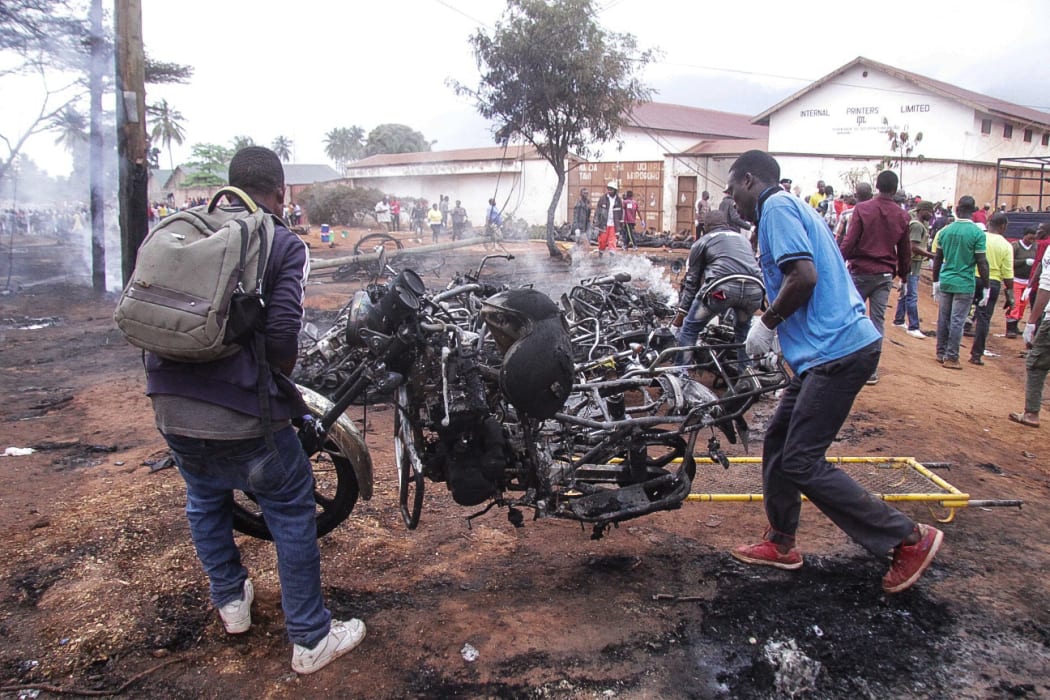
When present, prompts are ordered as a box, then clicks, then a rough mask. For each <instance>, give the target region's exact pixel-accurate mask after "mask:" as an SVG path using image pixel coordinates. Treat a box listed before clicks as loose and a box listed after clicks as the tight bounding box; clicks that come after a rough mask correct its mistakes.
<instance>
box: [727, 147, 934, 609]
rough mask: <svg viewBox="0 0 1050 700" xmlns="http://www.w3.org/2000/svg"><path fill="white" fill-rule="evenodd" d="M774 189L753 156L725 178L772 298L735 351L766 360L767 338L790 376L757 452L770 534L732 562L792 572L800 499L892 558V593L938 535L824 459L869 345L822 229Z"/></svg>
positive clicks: (874, 346) (924, 559)
mask: <svg viewBox="0 0 1050 700" xmlns="http://www.w3.org/2000/svg"><path fill="white" fill-rule="evenodd" d="M779 179H780V165H779V164H778V163H777V161H776V160H775V159H774V158H773V157H772V156H770V155H769V154H768V153H766V152H764V151H757V150H755V151H748V152H746V153H744V154H743V155H741V156H740V157H739V158H738V159H737V160H736V162H735V163H733V165H732V167H731V168H730V169H729V185H728V191H729V192H730V193H731V195H732V197H733V200H734V201H735V202H736V206H737V207H738V208H739V210H740V213H741V214H742V215H743V216H745V217H747V218H748V219H749V220H751V221H755V222H757V226H758V242H759V250H760V251H761V254H760V257H759V265H760V266H761V268H762V275H763V278H764V280H765V283H766V291H767V293H768V294H769V297H770V299H771V301H770V303H769V308H768V309H767V310H766V312H765V313H764V314H762V316H761V317H759V318H758V319H756V321H755V323H754V324H753V325H752V327H751V331H750V332H749V333H748V336H747V342H746V349H747V352H748V353H749V354H751V355H756V354H765V353H767V352H768V351H769V350H770V349H771V348H772V347H773V340H774V335H775V334H777V333H778V334H779V336H780V347H781V349H782V351H783V353H784V359H785V360H786V361H787V363H788V364H789V365H790V366H791V368H792V370H794V377H793V378H792V379H791V382H790V383H789V384H788V386H787V388H786V389H784V393H783V395H782V397H781V399H780V404H779V405H778V406H777V409H776V412H775V413H774V415H773V417H772V418H771V419H770V422H769V425H768V426H767V428H766V436H765V441H764V443H763V446H762V490H763V495H764V505H765V509H766V517H767V518H768V519H769V527H768V528H767V529H766V533H765V537H764V538H763V539H762V541H761V542H758V543H756V544H750V545H741V546H738V547H736V548H735V549H733V550H732V555H733V556H734V557H735V558H737V559H739V560H741V561H743V562H746V563H748V564H760V565H764V566H773V567H777V568H779V569H798V568H799V567H801V566H802V555H801V554H800V553H799V550H798V549H797V548H796V547H795V532H796V531H797V529H798V521H799V513H800V511H801V506H802V503H801V496H802V495H803V494H805V496H806V497H807V498H809V500H810V501H812V502H813V504H814V505H816V506H817V507H818V508H820V510H821V511H822V512H823V513H824V514H825V515H827V516H828V517H829V518H830V519H831V520H832V522H834V523H835V525H837V526H838V527H839V528H841V529H842V530H843V531H844V532H845V533H846V534H847V535H849V536H850V537H852V538H853V539H854V540H856V541H857V543H859V544H860V545H861V546H863V547H864V548H865V549H867V550H868V551H869V552H871V553H872V554H874V555H875V556H876V557H887V556H890V555H891V554H892V560H891V563H890V569H889V571H888V572H887V573H886V575H885V576H884V577H883V579H882V588H883V590H884V591H885V592H887V593H898V592H900V591H903V590H905V589H907V588H909V587H910V586H912V584H914V583H915V582H916V581H917V580H918V579H919V577H920V576H922V574H923V572H924V571H926V569H927V567H929V565H930V563H931V562H932V561H933V558H934V556H935V555H936V554H937V550H938V549H940V546H941V541H942V539H943V534H942V533H941V532H940V531H939V530H937V529H936V528H933V527H929V526H927V525H922V524H917V523H915V522H913V521H912V520H911V519H910V518H908V517H907V516H905V515H904V514H903V513H901V512H900V511H897V510H895V509H894V508H891V507H890V506H889V505H887V504H886V502H885V501H882V500H880V499H878V498H876V497H875V496H873V495H872V494H870V493H868V491H866V490H865V489H864V487H862V486H861V485H860V484H858V483H857V482H856V481H854V480H853V479H852V478H851V477H850V476H849V475H848V474H846V472H844V471H842V470H840V469H838V468H837V467H835V466H834V465H832V464H831V463H829V462H828V461H827V459H825V453H826V451H827V449H828V447H829V446H830V445H831V442H832V441H833V440H834V439H835V436H836V434H837V433H838V431H839V429H840V428H841V427H842V424H843V423H844V422H845V420H846V417H847V416H848V415H849V412H850V409H851V408H852V406H853V401H854V399H856V397H857V394H858V393H859V392H860V390H861V389H862V388H863V387H864V383H865V382H866V381H867V380H868V378H869V377H870V376H871V374H872V372H874V370H875V368H876V367H877V366H878V362H879V354H880V342H879V341H880V338H879V334H878V331H876V330H875V326H874V325H873V324H872V322H871V320H870V319H869V318H868V317H867V315H866V314H865V313H864V303H863V302H862V301H861V298H860V295H859V294H858V293H857V290H856V288H855V287H854V286H853V284H852V282H851V280H850V276H849V273H848V272H847V270H846V265H845V263H844V262H843V260H842V256H841V255H840V254H839V251H838V249H837V247H836V246H835V241H834V239H833V237H832V236H830V235H828V230H827V225H826V224H825V223H824V221H823V220H822V219H821V218H820V217H819V216H818V215H816V214H815V212H814V211H813V210H812V209H811V208H810V207H808V206H806V205H805V204H804V203H803V202H802V201H800V200H799V199H797V198H795V197H792V196H791V195H790V194H788V193H787V192H784V190H783V189H782V188H781V187H780V186H779V185H778V180H779ZM774 329H775V330H774Z"/></svg>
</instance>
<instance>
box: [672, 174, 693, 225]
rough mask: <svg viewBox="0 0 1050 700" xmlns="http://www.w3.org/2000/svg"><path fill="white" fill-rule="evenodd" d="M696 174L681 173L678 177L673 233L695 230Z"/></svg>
mask: <svg viewBox="0 0 1050 700" xmlns="http://www.w3.org/2000/svg"><path fill="white" fill-rule="evenodd" d="M695 221H696V176H695V175H682V176H681V177H679V178H678V194H677V195H676V196H675V225H674V233H679V232H681V231H689V232H690V233H692V232H694V231H695V230H696V228H695V226H694V224H695Z"/></svg>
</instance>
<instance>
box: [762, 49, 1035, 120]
mask: <svg viewBox="0 0 1050 700" xmlns="http://www.w3.org/2000/svg"><path fill="white" fill-rule="evenodd" d="M855 66H865V67H867V68H873V69H875V70H878V71H882V72H883V73H886V74H887V75H891V76H893V77H894V78H898V79H899V80H903V81H905V82H907V83H911V84H912V85H915V86H917V87H920V88H923V89H924V90H927V91H929V92H932V93H934V94H936V95H941V96H942V97H947V98H948V99H951V100H955V101H956V102H961V103H962V104H964V105H967V106H969V107H972V108H973V109H975V110H977V111H979V112H984V113H986V114H994V115H998V116H1001V117H1006V118H1008V119H1014V120H1017V121H1022V122H1030V123H1032V124H1035V125H1038V126H1045V127H1050V114H1048V113H1046V112H1042V111H1040V110H1038V109H1032V108H1031V107H1024V106H1022V105H1018V104H1014V103H1012V102H1007V101H1006V100H1000V99H999V98H997V97H990V96H988V95H982V94H981V93H979V92H974V91H973V90H967V89H965V88H961V87H958V86H956V85H952V84H951V83H946V82H943V81H941V80H934V79H933V78H927V77H926V76H924V75H919V74H918V73H912V72H910V71H906V70H901V69H900V68H894V67H893V66H888V65H886V64H885V63H879V62H878V61H873V60H871V59H870V58H864V57H863V56H858V57H857V58H855V59H853V60H852V61H850V62H849V63H847V64H846V65H844V66H842V67H841V68H837V69H835V70H833V71H832V72H830V73H828V74H827V75H825V76H824V77H823V78H821V79H820V80H817V81H815V82H813V83H810V84H809V85H807V86H806V87H804V88H802V89H801V90H799V91H798V92H796V93H795V94H794V95H791V96H790V97H788V98H787V99H785V100H781V101H780V102H778V103H777V104H775V105H773V106H772V107H770V108H769V109H767V110H766V111H764V112H762V113H761V114H759V115H758V116H757V117H755V118H754V119H753V120H752V121H753V122H754V123H755V124H764V125H767V126H768V125H769V116H770V115H771V114H773V113H774V112H778V111H780V109H782V108H783V107H785V106H787V105H788V104H790V103H792V102H794V101H795V100H797V99H798V98H800V97H802V96H803V95H805V94H806V93H808V92H810V91H811V90H815V89H816V88H818V87H820V86H821V85H824V84H825V83H827V82H829V81H831V80H832V79H833V78H837V77H838V76H840V75H842V74H843V73H845V72H846V71H848V70H849V69H851V68H853V67H855Z"/></svg>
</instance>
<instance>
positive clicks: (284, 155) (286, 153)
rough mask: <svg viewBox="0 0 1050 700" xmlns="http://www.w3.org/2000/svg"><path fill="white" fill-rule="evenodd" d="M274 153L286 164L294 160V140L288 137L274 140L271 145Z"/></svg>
mask: <svg viewBox="0 0 1050 700" xmlns="http://www.w3.org/2000/svg"><path fill="white" fill-rule="evenodd" d="M270 148H271V149H273V152H274V153H276V154H277V157H278V158H280V159H281V160H283V161H284V162H285V163H287V162H288V161H290V160H291V159H292V140H291V139H290V138H288V137H287V136H278V137H277V138H275V139H274V140H273V143H272V144H271V145H270Z"/></svg>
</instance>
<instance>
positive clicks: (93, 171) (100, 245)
mask: <svg viewBox="0 0 1050 700" xmlns="http://www.w3.org/2000/svg"><path fill="white" fill-rule="evenodd" d="M103 42H104V39H103V37H102V0H91V76H90V89H91V135H90V137H89V150H88V153H89V157H88V163H89V165H88V167H89V181H90V187H91V287H92V288H93V289H94V290H95V291H96V292H99V293H101V292H104V291H106V225H105V224H106V222H105V212H104V203H103V189H102V188H103V184H104V182H105V172H106V168H105V164H104V163H103V156H102V71H103V69H104V62H103V59H104V57H105V54H104V50H105V45H104V43H103Z"/></svg>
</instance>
